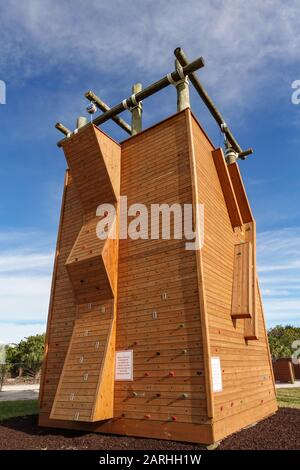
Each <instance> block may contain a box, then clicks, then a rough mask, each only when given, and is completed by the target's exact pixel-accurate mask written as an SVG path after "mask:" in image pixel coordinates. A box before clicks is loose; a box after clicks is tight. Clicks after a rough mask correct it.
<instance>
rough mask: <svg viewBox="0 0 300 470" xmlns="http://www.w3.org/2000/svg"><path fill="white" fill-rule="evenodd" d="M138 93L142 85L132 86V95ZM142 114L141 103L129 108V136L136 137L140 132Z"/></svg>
mask: <svg viewBox="0 0 300 470" xmlns="http://www.w3.org/2000/svg"><path fill="white" fill-rule="evenodd" d="M139 91H142V84H141V83H135V84H134V85H133V86H132V93H133V94H134V95H135V94H136V93H138V92H139ZM142 112H143V107H142V102H141V101H140V102H139V103H138V104H137V105H136V106H133V108H131V135H136V134H138V133H139V132H141V130H142Z"/></svg>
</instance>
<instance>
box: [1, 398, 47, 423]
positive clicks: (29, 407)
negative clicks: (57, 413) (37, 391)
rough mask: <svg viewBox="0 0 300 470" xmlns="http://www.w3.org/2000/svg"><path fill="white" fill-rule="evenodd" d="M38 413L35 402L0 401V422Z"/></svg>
mask: <svg viewBox="0 0 300 470" xmlns="http://www.w3.org/2000/svg"><path fill="white" fill-rule="evenodd" d="M37 413H38V402H37V400H17V401H0V421H3V420H5V419H8V418H15V417H17V416H27V415H35V414H37Z"/></svg>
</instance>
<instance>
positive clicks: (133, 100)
mask: <svg viewBox="0 0 300 470" xmlns="http://www.w3.org/2000/svg"><path fill="white" fill-rule="evenodd" d="M201 67H204V59H203V57H199V58H198V59H196V60H194V61H193V62H190V63H189V64H188V65H186V66H185V67H183V68H182V72H181V73H180V72H178V70H175V71H174V72H171V73H169V74H167V75H166V76H165V77H163V78H161V79H160V80H158V81H157V82H155V83H152V85H149V86H148V87H146V88H144V89H143V90H141V91H140V92H139V93H136V95H131V96H130V97H129V98H127V99H125V100H123V101H121V103H119V104H117V105H116V106H114V107H113V108H111V109H109V110H108V111H106V112H105V113H103V114H102V115H101V116H97V117H96V118H95V119H94V120H93V124H94V125H95V126H99V125H101V124H103V123H104V122H106V121H108V120H109V119H112V118H113V117H115V116H117V115H118V114H120V113H122V112H123V111H125V109H130V108H132V107H133V106H136V105H137V103H139V102H140V101H143V100H144V99H145V98H148V97H149V96H151V95H153V94H154V93H157V92H158V91H160V90H163V89H164V88H166V87H167V86H169V85H171V84H176V82H178V80H181V79H182V77H183V76H184V77H186V76H187V75H190V74H191V73H192V72H195V71H196V70H198V69H200V68H201ZM63 142H64V139H63V140H61V141H59V142H58V143H57V145H58V147H61V146H62V144H63Z"/></svg>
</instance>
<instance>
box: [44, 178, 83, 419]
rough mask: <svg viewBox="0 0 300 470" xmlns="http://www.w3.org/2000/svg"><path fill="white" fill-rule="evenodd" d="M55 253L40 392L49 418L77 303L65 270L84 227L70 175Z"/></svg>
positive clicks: (81, 212) (67, 180)
mask: <svg viewBox="0 0 300 470" xmlns="http://www.w3.org/2000/svg"><path fill="white" fill-rule="evenodd" d="M64 191H65V196H64V200H63V206H62V213H61V227H60V233H59V237H58V243H57V251H56V269H55V270H54V274H53V289H52V294H51V299H50V308H49V325H48V332H47V338H46V351H47V353H46V358H45V361H44V367H43V369H44V370H43V376H42V377H43V381H42V383H41V391H40V398H41V400H40V402H41V403H40V409H41V412H45V413H47V414H50V411H51V408H52V405H53V400H54V396H55V393H56V389H57V387H58V382H59V377H60V374H61V372H62V368H63V365H64V361H65V357H66V353H67V350H68V346H69V342H70V339H71V336H72V331H73V326H74V321H75V315H76V301H75V297H74V294H73V289H72V285H71V283H70V280H69V276H68V273H67V269H66V261H67V258H68V256H69V254H70V251H71V249H72V247H73V245H74V243H75V240H76V238H77V236H78V234H79V231H80V229H81V227H82V223H83V211H82V208H81V203H80V200H79V197H78V193H77V190H76V188H75V186H74V183H73V181H72V176H71V174H70V173H68V177H67V179H66V184H65V190H64Z"/></svg>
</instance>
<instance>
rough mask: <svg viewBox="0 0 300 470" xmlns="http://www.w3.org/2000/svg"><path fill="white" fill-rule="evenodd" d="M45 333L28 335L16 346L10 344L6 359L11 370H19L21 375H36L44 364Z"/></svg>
mask: <svg viewBox="0 0 300 470" xmlns="http://www.w3.org/2000/svg"><path fill="white" fill-rule="evenodd" d="M44 343H45V334H42V335H35V336H28V338H25V339H24V340H22V341H20V343H19V344H17V345H15V346H8V347H7V350H6V361H7V363H9V364H10V366H11V370H12V371H16V369H18V370H19V375H23V373H25V374H26V375H31V376H36V375H37V374H38V373H39V371H40V369H41V365H42V361H43V355H44Z"/></svg>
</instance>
